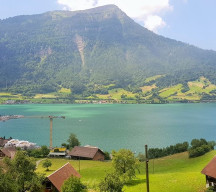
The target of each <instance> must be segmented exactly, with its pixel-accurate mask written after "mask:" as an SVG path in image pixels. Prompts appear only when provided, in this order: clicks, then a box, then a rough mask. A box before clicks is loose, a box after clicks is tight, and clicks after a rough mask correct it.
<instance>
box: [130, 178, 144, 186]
mask: <svg viewBox="0 0 216 192" xmlns="http://www.w3.org/2000/svg"><path fill="white" fill-rule="evenodd" d="M143 183H146V179H135V180H132V181H130V182H128V183H127V184H126V185H127V186H135V185H139V184H143Z"/></svg>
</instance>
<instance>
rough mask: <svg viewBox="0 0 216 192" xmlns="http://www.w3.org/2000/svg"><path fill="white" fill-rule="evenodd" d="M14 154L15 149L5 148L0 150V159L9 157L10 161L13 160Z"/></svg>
mask: <svg viewBox="0 0 216 192" xmlns="http://www.w3.org/2000/svg"><path fill="white" fill-rule="evenodd" d="M15 154H16V148H15V147H7V148H2V149H0V158H4V157H9V158H10V159H13V158H14V157H15Z"/></svg>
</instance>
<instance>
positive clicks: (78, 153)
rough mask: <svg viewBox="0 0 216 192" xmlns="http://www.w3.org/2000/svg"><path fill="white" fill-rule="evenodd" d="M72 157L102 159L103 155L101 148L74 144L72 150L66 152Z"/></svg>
mask: <svg viewBox="0 0 216 192" xmlns="http://www.w3.org/2000/svg"><path fill="white" fill-rule="evenodd" d="M68 156H71V158H73V159H83V160H95V161H104V159H105V155H104V152H103V151H102V150H100V149H99V148H97V147H91V146H89V147H80V146H75V147H74V148H73V149H72V151H70V152H69V153H68Z"/></svg>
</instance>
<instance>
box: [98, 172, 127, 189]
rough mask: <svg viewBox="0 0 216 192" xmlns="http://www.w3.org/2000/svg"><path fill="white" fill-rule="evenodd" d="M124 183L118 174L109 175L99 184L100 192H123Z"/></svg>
mask: <svg viewBox="0 0 216 192" xmlns="http://www.w3.org/2000/svg"><path fill="white" fill-rule="evenodd" d="M122 188H123V183H122V181H121V180H120V178H119V176H118V175H117V174H116V173H108V174H107V175H106V177H105V178H104V180H102V181H101V182H100V184H99V189H100V192H122Z"/></svg>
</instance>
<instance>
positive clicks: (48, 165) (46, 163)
mask: <svg viewBox="0 0 216 192" xmlns="http://www.w3.org/2000/svg"><path fill="white" fill-rule="evenodd" d="M42 166H43V167H44V168H46V171H49V167H51V166H52V162H51V161H50V160H49V159H46V160H45V161H44V162H43V164H42Z"/></svg>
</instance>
